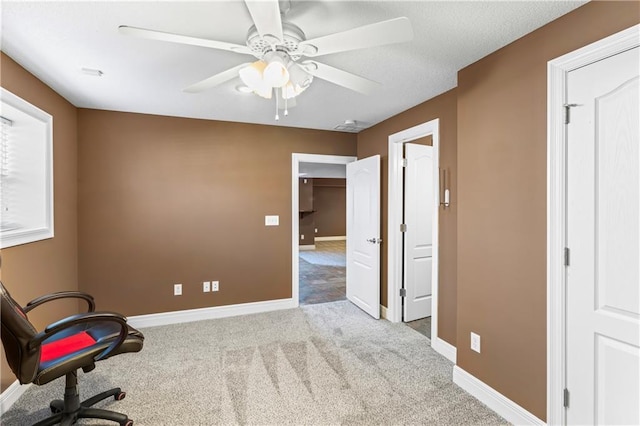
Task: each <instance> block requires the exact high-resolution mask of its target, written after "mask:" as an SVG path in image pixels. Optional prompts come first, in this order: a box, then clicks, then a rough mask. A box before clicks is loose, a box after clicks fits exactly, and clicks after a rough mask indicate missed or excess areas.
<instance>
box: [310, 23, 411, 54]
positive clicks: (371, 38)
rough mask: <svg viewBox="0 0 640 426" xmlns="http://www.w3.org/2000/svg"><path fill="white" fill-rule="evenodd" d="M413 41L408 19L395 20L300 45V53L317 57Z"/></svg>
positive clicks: (319, 38)
mask: <svg viewBox="0 0 640 426" xmlns="http://www.w3.org/2000/svg"><path fill="white" fill-rule="evenodd" d="M412 39H413V28H412V27H411V21H409V19H408V18H405V17H402V18H395V19H390V20H388V21H382V22H378V23H376V24H370V25H365V26H363V27H358V28H354V29H352V30H348V31H344V32H341V33H335V34H330V35H327V36H324V37H318V38H315V39H312V40H306V41H303V42H301V43H300V44H299V46H298V51H299V52H300V53H302V54H303V55H304V56H308V57H315V56H321V55H328V54H330V53H337V52H346V51H349V50H357V49H365V48H367V47H375V46H384V45H385V44H393V43H401V42H403V41H409V40H412Z"/></svg>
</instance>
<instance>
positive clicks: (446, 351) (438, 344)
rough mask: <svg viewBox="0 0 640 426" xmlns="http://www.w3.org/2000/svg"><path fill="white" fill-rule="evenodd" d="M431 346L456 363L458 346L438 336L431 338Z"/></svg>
mask: <svg viewBox="0 0 640 426" xmlns="http://www.w3.org/2000/svg"><path fill="white" fill-rule="evenodd" d="M431 348H433V350H435V351H436V352H438V353H439V354H440V355H442V356H444V357H445V358H447V359H448V360H449V361H451V362H452V363H454V364H455V363H456V360H457V357H458V355H457V353H458V351H457V349H456V347H455V346H453V345H452V344H451V343H448V342H445V341H444V340H442V339H441V338H439V337H436V338H435V339H431Z"/></svg>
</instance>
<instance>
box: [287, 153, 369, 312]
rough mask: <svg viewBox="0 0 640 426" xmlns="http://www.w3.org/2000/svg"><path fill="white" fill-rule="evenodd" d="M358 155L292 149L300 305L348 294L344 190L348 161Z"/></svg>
mask: <svg viewBox="0 0 640 426" xmlns="http://www.w3.org/2000/svg"><path fill="white" fill-rule="evenodd" d="M355 160H356V157H351V156H335V155H318V154H293V155H292V168H291V178H292V179H291V182H292V197H291V198H292V205H291V209H292V210H291V213H292V221H291V222H292V249H291V253H292V263H291V264H292V277H291V281H292V298H293V300H294V301H295V302H296V305H305V304H314V303H325V302H331V301H336V300H345V299H346V290H345V284H346V226H345V220H346V206H345V201H346V195H344V194H345V190H346V165H347V164H348V163H350V162H353V161H355ZM340 194H343V196H342V198H340V197H341V195H340ZM340 216H341V217H340Z"/></svg>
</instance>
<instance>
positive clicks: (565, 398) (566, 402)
mask: <svg viewBox="0 0 640 426" xmlns="http://www.w3.org/2000/svg"><path fill="white" fill-rule="evenodd" d="M562 399H563V404H564V407H565V408H568V407H569V389H565V390H564V392H563V396H562Z"/></svg>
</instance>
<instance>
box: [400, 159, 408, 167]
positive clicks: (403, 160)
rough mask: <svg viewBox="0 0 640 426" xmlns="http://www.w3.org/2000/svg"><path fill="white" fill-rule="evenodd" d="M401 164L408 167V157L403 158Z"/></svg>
mask: <svg viewBox="0 0 640 426" xmlns="http://www.w3.org/2000/svg"><path fill="white" fill-rule="evenodd" d="M400 165H401V166H402V167H407V159H406V158H403V159H402V160H401V161H400Z"/></svg>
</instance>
